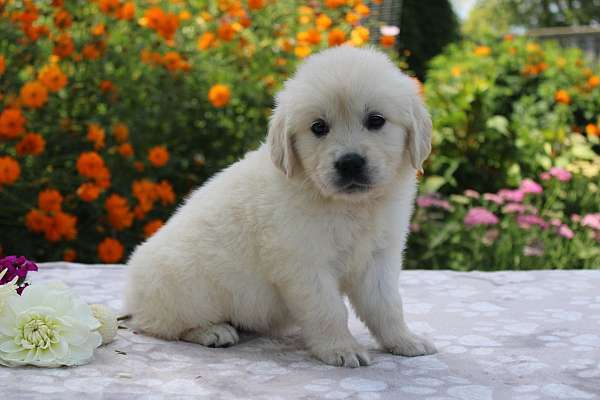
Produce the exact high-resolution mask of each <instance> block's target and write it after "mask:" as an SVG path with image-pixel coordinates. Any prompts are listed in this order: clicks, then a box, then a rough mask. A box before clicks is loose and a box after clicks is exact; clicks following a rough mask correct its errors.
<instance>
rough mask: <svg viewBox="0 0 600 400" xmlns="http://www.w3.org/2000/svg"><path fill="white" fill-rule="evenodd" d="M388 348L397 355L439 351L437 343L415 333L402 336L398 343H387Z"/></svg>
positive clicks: (419, 354)
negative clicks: (436, 346)
mask: <svg viewBox="0 0 600 400" xmlns="http://www.w3.org/2000/svg"><path fill="white" fill-rule="evenodd" d="M386 350H387V351H389V352H390V353H392V354H395V355H397V356H406V357H416V356H426V355H429V354H435V353H437V349H436V348H435V345H434V344H433V343H432V342H431V341H430V340H429V339H425V338H424V337H421V336H417V335H415V334H413V333H406V334H404V335H402V336H400V337H399V338H398V339H397V341H396V343H394V344H392V345H387V346H386Z"/></svg>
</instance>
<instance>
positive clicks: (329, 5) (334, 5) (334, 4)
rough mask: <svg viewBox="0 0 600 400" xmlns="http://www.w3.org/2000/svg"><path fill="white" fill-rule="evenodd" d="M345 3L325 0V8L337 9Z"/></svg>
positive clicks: (339, 0)
mask: <svg viewBox="0 0 600 400" xmlns="http://www.w3.org/2000/svg"><path fill="white" fill-rule="evenodd" d="M345 3H346V1H345V0H325V7H327V8H338V7H341V6H343V5H344V4H345Z"/></svg>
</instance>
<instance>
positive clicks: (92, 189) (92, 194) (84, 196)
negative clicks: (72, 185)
mask: <svg viewBox="0 0 600 400" xmlns="http://www.w3.org/2000/svg"><path fill="white" fill-rule="evenodd" d="M101 190H102V189H101V188H100V187H98V186H97V185H95V184H93V183H84V184H82V185H80V186H79V187H78V188H77V196H79V198H80V199H81V200H83V201H87V202H88V203H89V202H91V201H94V200H96V199H97V198H98V197H99V196H100V192H101Z"/></svg>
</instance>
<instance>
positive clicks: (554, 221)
mask: <svg viewBox="0 0 600 400" xmlns="http://www.w3.org/2000/svg"><path fill="white" fill-rule="evenodd" d="M550 225H552V226H561V225H562V222H560V219H558V218H552V219H551V220H550Z"/></svg>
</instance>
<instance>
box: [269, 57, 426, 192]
mask: <svg viewBox="0 0 600 400" xmlns="http://www.w3.org/2000/svg"><path fill="white" fill-rule="evenodd" d="M267 142H268V145H269V148H270V152H271V157H272V159H273V162H274V164H275V165H276V166H277V167H278V168H279V169H281V171H283V173H285V174H286V175H287V176H288V177H292V176H295V175H303V176H302V178H303V179H307V181H309V182H311V183H312V184H313V185H314V186H315V187H316V188H317V190H318V191H319V192H320V193H321V194H322V195H323V196H325V197H333V198H340V199H344V200H359V199H365V198H368V197H370V196H376V195H378V194H381V193H383V192H385V190H386V188H389V187H390V185H392V184H393V182H394V180H395V179H396V178H397V176H398V174H400V173H401V172H402V169H403V168H404V169H405V168H407V166H408V168H411V167H412V168H413V169H415V170H417V169H420V168H421V164H422V163H423V161H424V160H425V159H426V158H427V156H428V155H429V152H430V150H431V120H430V118H429V115H428V113H427V110H426V109H425V106H424V104H423V102H422V100H421V98H420V96H419V94H418V87H417V85H416V83H415V82H414V81H413V80H412V79H411V78H409V77H408V76H406V75H405V74H403V73H402V72H401V71H400V70H399V69H398V68H396V66H395V65H394V64H393V63H392V62H391V61H390V60H389V59H388V58H387V57H386V56H385V55H384V54H383V53H381V52H378V51H376V50H374V49H370V48H366V49H357V48H352V47H348V46H342V47H336V48H332V49H328V50H325V51H323V52H321V53H318V54H316V55H314V56H312V57H310V58H308V59H307V60H306V61H305V62H304V63H303V64H302V65H301V66H300V68H299V69H298V71H297V72H296V74H295V75H294V76H293V77H292V78H291V79H289V80H288V81H287V82H286V83H285V85H284V88H283V89H282V90H281V92H280V93H279V94H278V95H277V97H276V107H275V110H274V111H273V115H272V118H271V122H270V126H269V134H268V138H267Z"/></svg>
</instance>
